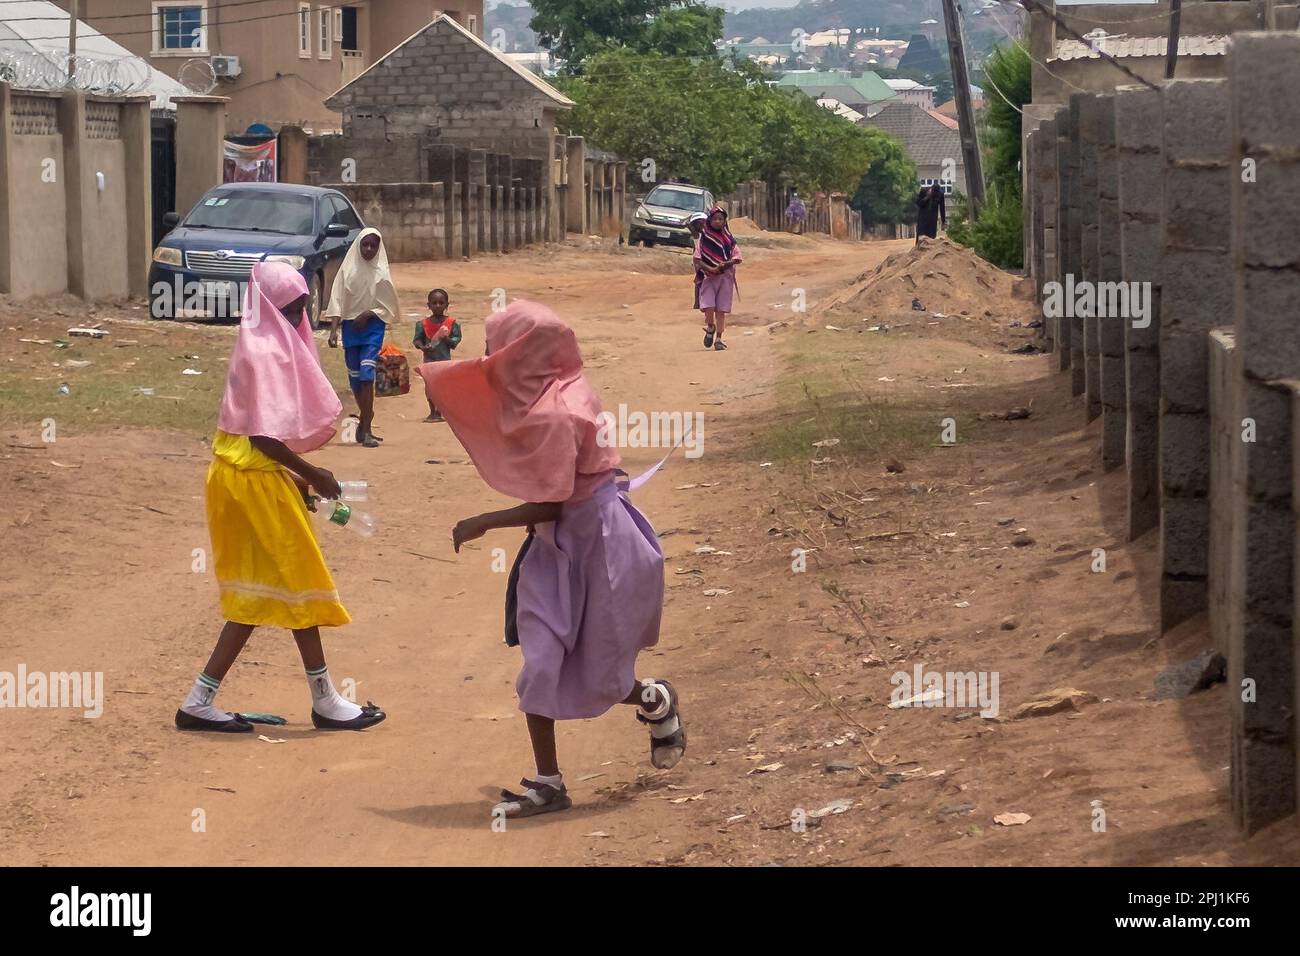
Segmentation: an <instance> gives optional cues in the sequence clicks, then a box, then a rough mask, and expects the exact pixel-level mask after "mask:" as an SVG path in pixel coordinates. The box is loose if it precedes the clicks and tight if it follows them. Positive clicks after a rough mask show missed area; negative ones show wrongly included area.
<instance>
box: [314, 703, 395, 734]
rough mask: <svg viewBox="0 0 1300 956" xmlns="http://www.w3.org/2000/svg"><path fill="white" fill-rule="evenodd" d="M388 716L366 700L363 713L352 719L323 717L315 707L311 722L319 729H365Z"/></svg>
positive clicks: (362, 709)
mask: <svg viewBox="0 0 1300 956" xmlns="http://www.w3.org/2000/svg"><path fill="white" fill-rule="evenodd" d="M387 717H388V715H387V714H385V713H384V712H383V711H382V710H380V709H379V707H378V706H377V705H376V704H372V703H371V702H370V701H366V705H365V706H364V707H362V708H361V713H360V714H358V715H357V716H356V717H353V718H352V719H351V720H335V719H334V718H332V717H322V716H321V715H320V714H318V713H316V708H315V707H313V708H312V711H311V722H312V724H313V725H315V727H316V729H317V730H365V729H366V728H367V727H373V726H374V725H375V724H380V723H383V722H384V720H385V718H387Z"/></svg>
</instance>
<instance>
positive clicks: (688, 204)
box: [645, 186, 704, 212]
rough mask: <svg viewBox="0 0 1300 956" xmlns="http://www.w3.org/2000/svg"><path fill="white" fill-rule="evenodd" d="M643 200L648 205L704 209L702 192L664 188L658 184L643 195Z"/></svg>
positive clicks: (701, 210)
mask: <svg viewBox="0 0 1300 956" xmlns="http://www.w3.org/2000/svg"><path fill="white" fill-rule="evenodd" d="M645 201H646V205H649V206H667V207H668V208H669V209H681V210H683V211H690V212H703V211H704V193H696V192H687V191H686V190H684V189H665V188H664V187H663V186H659V187H656V188H655V189H654V190H652V191H651V193H650V195H649V196H646V197H645Z"/></svg>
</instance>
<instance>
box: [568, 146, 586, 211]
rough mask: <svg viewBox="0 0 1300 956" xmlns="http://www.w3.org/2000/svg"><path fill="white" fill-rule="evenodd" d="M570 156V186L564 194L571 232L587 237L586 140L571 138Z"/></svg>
mask: <svg viewBox="0 0 1300 956" xmlns="http://www.w3.org/2000/svg"><path fill="white" fill-rule="evenodd" d="M566 148H567V150H568V154H569V161H568V169H569V184H568V187H567V190H566V192H565V194H564V201H565V203H566V204H567V206H568V210H567V213H568V214H567V217H566V218H567V219H568V225H569V232H576V233H579V234H581V235H585V234H586V232H587V161H586V150H585V145H584V140H583V138H582V137H581V136H570V137H569V139H568V142H567V144H566Z"/></svg>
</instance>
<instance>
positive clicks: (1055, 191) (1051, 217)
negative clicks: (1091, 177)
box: [1032, 118, 1060, 351]
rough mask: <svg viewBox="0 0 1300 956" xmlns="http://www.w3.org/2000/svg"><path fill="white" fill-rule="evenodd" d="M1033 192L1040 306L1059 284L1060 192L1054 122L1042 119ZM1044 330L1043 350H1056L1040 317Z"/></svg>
mask: <svg viewBox="0 0 1300 956" xmlns="http://www.w3.org/2000/svg"><path fill="white" fill-rule="evenodd" d="M1032 152H1033V186H1034V189H1033V192H1034V209H1035V214H1034V222H1035V241H1036V242H1037V246H1036V252H1035V255H1034V260H1035V262H1036V264H1037V266H1038V272H1039V278H1038V284H1037V289H1038V293H1039V302H1040V303H1041V302H1042V296H1043V289H1044V287H1045V286H1046V285H1047V283H1049V282H1059V281H1060V277H1059V274H1058V271H1057V267H1058V258H1059V253H1058V250H1057V239H1058V235H1059V233H1058V223H1057V210H1058V209H1059V207H1060V191H1059V185H1058V183H1057V181H1056V120H1055V119H1054V118H1053V119H1045V120H1043V121H1042V122H1041V123H1039V125H1038V129H1037V130H1035V131H1034V139H1033V150H1032ZM1042 321H1043V327H1042V329H1041V330H1040V333H1039V334H1040V336H1041V337H1042V339H1043V340H1044V347H1045V348H1046V349H1048V350H1049V351H1051V350H1054V349H1055V348H1056V347H1057V346H1056V322H1055V320H1053V319H1048V318H1047V317H1046V316H1043V317H1042Z"/></svg>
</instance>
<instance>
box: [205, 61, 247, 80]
mask: <svg viewBox="0 0 1300 956" xmlns="http://www.w3.org/2000/svg"><path fill="white" fill-rule="evenodd" d="M212 72H213V73H214V74H215V75H216V76H217V78H218V79H222V80H233V79H234V78H235V77H237V76H239V74H240V73H241V72H242V70H241V69H240V66H239V57H237V56H214V57H213V58H212Z"/></svg>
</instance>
